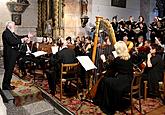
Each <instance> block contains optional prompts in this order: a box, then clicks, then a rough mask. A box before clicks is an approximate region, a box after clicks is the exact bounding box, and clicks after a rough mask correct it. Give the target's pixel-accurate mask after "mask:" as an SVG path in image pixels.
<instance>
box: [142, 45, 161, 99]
mask: <svg viewBox="0 0 165 115" xmlns="http://www.w3.org/2000/svg"><path fill="white" fill-rule="evenodd" d="M160 51H161V47H160V46H159V45H157V44H151V47H150V52H149V53H148V55H147V60H146V71H145V74H146V76H144V77H143V79H142V80H147V81H148V94H149V96H151V97H159V96H160V95H159V84H158V82H159V81H162V80H163V71H164V62H163V60H162V57H161V55H160Z"/></svg>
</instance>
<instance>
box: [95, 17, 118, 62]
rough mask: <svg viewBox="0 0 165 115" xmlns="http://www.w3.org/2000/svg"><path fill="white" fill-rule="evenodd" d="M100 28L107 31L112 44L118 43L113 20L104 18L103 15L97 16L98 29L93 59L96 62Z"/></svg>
mask: <svg viewBox="0 0 165 115" xmlns="http://www.w3.org/2000/svg"><path fill="white" fill-rule="evenodd" d="M100 29H103V30H104V31H106V33H107V34H108V36H109V39H110V42H111V44H112V45H114V44H115V43H116V37H115V32H114V30H113V27H112V25H111V22H110V21H108V20H106V19H103V17H100V16H96V31H95V37H94V46H93V52H92V61H93V62H94V63H95V57H96V48H97V42H98V34H99V30H100Z"/></svg>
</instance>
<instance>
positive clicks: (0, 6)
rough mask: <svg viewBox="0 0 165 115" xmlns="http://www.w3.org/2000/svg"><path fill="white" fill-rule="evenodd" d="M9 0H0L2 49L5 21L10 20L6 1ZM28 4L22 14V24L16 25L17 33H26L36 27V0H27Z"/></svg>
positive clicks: (0, 38) (0, 40) (0, 41)
mask: <svg viewBox="0 0 165 115" xmlns="http://www.w3.org/2000/svg"><path fill="white" fill-rule="evenodd" d="M8 1H10V0H0V17H1V20H0V48H1V49H2V32H3V30H4V29H5V23H6V22H7V21H10V20H11V13H10V11H9V10H8V8H7V6H6V3H7V2H8ZM29 3H30V5H29V6H28V7H27V9H26V10H25V12H24V13H23V14H22V22H21V23H22V24H21V25H18V26H17V33H18V34H21V35H22V34H27V33H28V32H29V31H32V32H34V31H36V27H37V18H38V17H37V8H38V7H37V0H29Z"/></svg>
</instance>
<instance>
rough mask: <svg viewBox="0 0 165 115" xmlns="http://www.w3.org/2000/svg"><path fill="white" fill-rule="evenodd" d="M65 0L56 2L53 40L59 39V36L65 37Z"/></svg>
mask: <svg viewBox="0 0 165 115" xmlns="http://www.w3.org/2000/svg"><path fill="white" fill-rule="evenodd" d="M63 2H64V1H63V0H54V17H53V38H54V39H57V38H58V37H59V36H61V37H64V27H63V26H64V24H63V17H64V16H63V15H64V12H63V7H64V3H63Z"/></svg>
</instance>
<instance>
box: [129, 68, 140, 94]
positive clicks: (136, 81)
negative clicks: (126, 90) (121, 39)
mask: <svg viewBox="0 0 165 115" xmlns="http://www.w3.org/2000/svg"><path fill="white" fill-rule="evenodd" d="M141 77H142V73H141V72H139V71H135V72H134V73H133V79H132V83H131V95H135V94H138V93H140V84H141Z"/></svg>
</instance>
